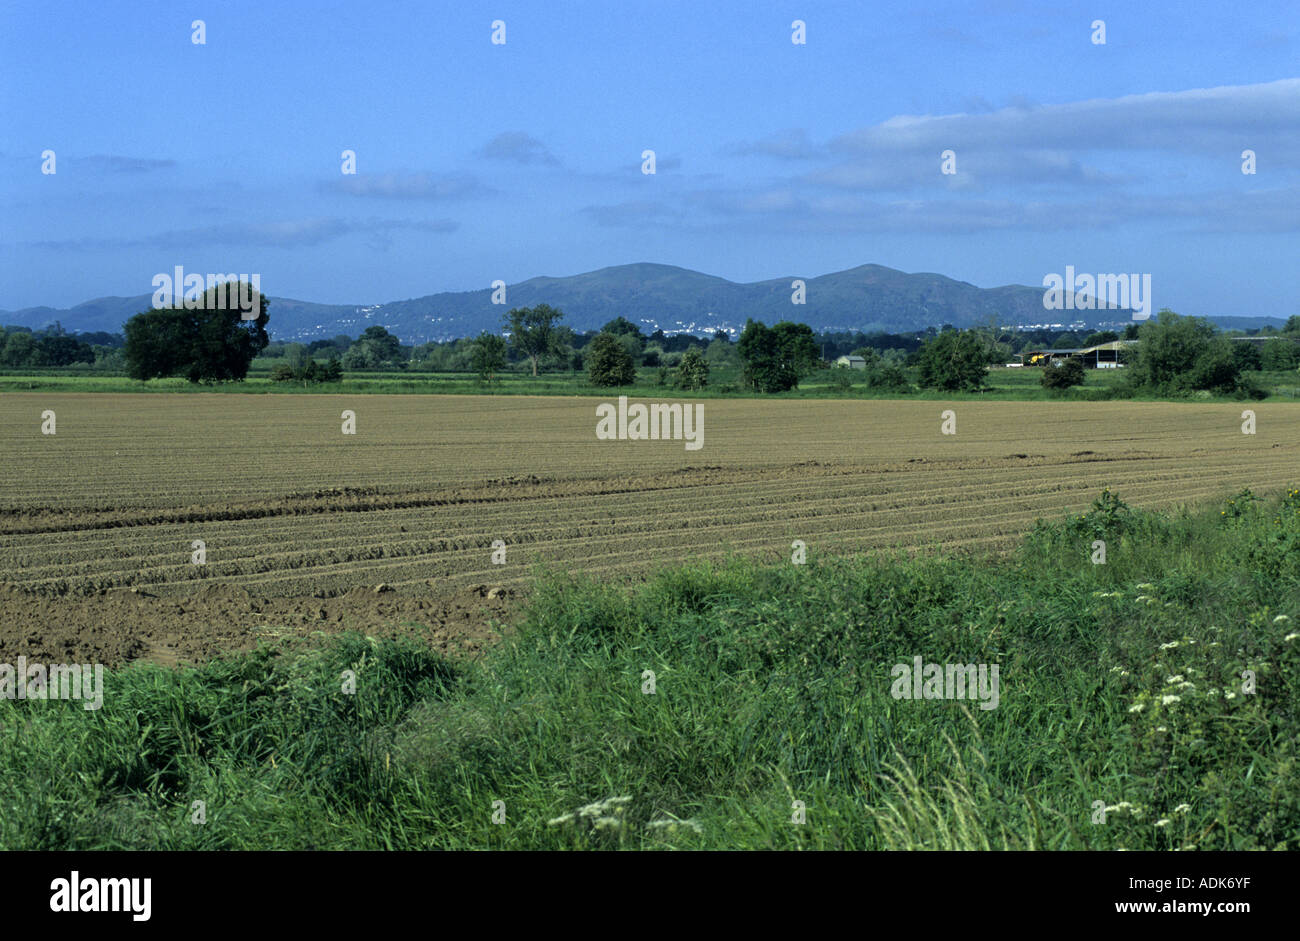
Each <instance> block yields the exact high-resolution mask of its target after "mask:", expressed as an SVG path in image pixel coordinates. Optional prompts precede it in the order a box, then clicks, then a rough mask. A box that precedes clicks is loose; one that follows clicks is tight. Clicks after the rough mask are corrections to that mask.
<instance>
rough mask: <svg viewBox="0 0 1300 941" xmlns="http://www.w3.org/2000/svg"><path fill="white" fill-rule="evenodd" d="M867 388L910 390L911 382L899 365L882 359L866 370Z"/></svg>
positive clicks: (880, 390)
mask: <svg viewBox="0 0 1300 941" xmlns="http://www.w3.org/2000/svg"><path fill="white" fill-rule="evenodd" d="M867 388H868V389H872V390H875V391H878V392H910V391H911V389H912V384H911V383H910V382H908V381H907V373H906V372H904V371H903V368H902V367H901V366H897V365H895V364H893V363H890V362H887V361H883V360H882V361H881V362H879V363H876V364H875V365H873V366H872V367H871V368H870V369H868V370H867Z"/></svg>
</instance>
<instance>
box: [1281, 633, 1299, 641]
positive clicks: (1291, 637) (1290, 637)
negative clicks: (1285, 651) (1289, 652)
mask: <svg viewBox="0 0 1300 941" xmlns="http://www.w3.org/2000/svg"><path fill="white" fill-rule="evenodd" d="M1297 637H1300V633H1296V632H1295V631H1292V632H1291V633H1290V634H1287V635H1286V636H1285V637H1283V638H1282V641H1283V642H1284V643H1288V644H1289V643H1291V641H1293V640H1295V639H1296V638H1297Z"/></svg>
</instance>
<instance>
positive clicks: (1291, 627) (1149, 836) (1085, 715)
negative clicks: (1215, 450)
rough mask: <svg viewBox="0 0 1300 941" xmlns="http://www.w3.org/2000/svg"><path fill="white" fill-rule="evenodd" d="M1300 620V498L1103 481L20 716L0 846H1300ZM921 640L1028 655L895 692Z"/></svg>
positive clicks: (141, 677) (136, 674) (192, 673)
mask: <svg viewBox="0 0 1300 941" xmlns="http://www.w3.org/2000/svg"><path fill="white" fill-rule="evenodd" d="M1094 539H1103V540H1105V541H1106V543H1107V558H1106V562H1105V564H1102V565H1094V564H1091V562H1090V561H1089V556H1090V555H1091V553H1092V551H1093V550H1092V541H1093V540H1094ZM1298 622H1300V492H1297V491H1290V492H1288V493H1287V494H1286V495H1285V496H1284V497H1283V498H1282V499H1281V500H1275V501H1272V502H1269V503H1265V502H1263V501H1259V500H1256V499H1255V498H1254V497H1253V496H1251V495H1250V494H1249V493H1244V494H1241V495H1238V496H1237V497H1235V498H1233V499H1232V500H1231V501H1228V502H1226V503H1225V504H1223V505H1222V506H1221V507H1217V508H1215V509H1214V510H1213V511H1207V512H1205V513H1198V514H1187V513H1183V514H1181V515H1176V516H1166V515H1151V514H1146V513H1141V512H1138V511H1133V510H1130V509H1129V508H1127V507H1126V506H1124V504H1123V503H1122V502H1120V501H1119V500H1118V499H1117V498H1115V497H1114V496H1113V495H1110V494H1104V495H1103V496H1102V498H1101V499H1099V500H1098V501H1097V503H1096V504H1095V506H1094V508H1093V509H1092V511H1090V512H1089V513H1086V514H1084V515H1083V516H1080V517H1074V518H1071V519H1069V520H1068V521H1065V522H1063V523H1053V524H1040V525H1039V526H1038V527H1037V528H1036V529H1035V531H1034V532H1033V533H1031V534H1030V535H1029V536H1028V537H1027V539H1026V541H1025V544H1024V546H1023V548H1022V551H1021V552H1020V553H1019V555H1018V556H1017V557H1015V558H1012V559H1004V560H990V561H979V560H970V559H951V558H941V557H929V558H918V559H910V560H909V559H906V558H902V557H868V558H856V559H826V560H819V559H817V558H815V557H814V558H812V559H810V562H809V564H808V565H806V566H795V565H784V566H781V565H763V564H758V563H754V562H745V561H735V562H731V563H729V564H726V565H722V566H709V565H686V566H682V567H679V568H675V569H672V570H669V571H664V572H662V573H660V574H659V575H658V576H657V577H656V578H654V579H652V580H651V581H649V582H648V583H646V584H644V585H639V586H637V587H635V588H624V587H620V586H616V585H612V584H601V583H597V582H592V581H589V580H586V579H580V578H572V577H566V576H562V575H551V576H547V577H545V578H543V579H541V580H540V581H539V583H538V585H537V587H536V589H535V591H534V594H533V596H532V598H531V600H530V602H529V606H528V608H527V611H526V613H525V616H524V619H523V621H522V623H521V624H520V625H519V627H518V631H517V633H515V634H514V635H512V636H511V637H510V638H509V639H508V640H507V641H505V642H504V643H503V644H502V645H501V646H500V647H499V648H497V649H495V650H493V651H491V652H490V653H489V654H488V655H487V656H486V657H485V658H484V659H482V660H481V661H475V662H466V663H450V662H447V661H444V660H441V659H439V658H438V657H437V656H435V655H434V654H432V653H430V652H428V651H427V650H424V649H421V648H419V647H418V646H417V645H415V644H414V643H413V642H408V643H393V642H379V641H376V640H372V639H368V638H364V637H360V636H356V635H347V636H343V637H341V638H336V639H334V640H332V641H329V642H327V643H325V644H324V645H323V646H321V647H320V648H318V649H312V650H306V651H302V650H299V651H297V652H293V651H291V650H289V649H287V648H264V649H262V650H260V651H259V652H257V653H253V654H249V655H244V656H240V657H237V658H233V659H228V660H223V661H218V662H213V663H211V664H208V665H206V666H204V667H202V668H199V669H188V670H181V671H168V670H164V669H161V668H156V667H152V666H134V667H131V668H128V669H124V670H119V671H114V672H112V673H111V674H109V676H108V680H107V686H108V689H107V693H106V696H105V702H104V706H103V708H102V709H101V710H100V711H98V712H88V711H85V710H84V709H83V708H82V707H81V704H80V703H76V702H13V701H6V700H0V846H3V847H4V848H9V849H13V848H78V849H89V848H103V849H108V848H180V849H212V848H227V849H256V848H307V849H326V848H329V849H340V848H395V849H420V848H448V849H460V848H497V847H500V848H547V849H554V848H588V847H592V848H605V847H609V848H629V849H637V848H641V849H646V848H670V847H677V848H741V849H758V848H777V849H793V848H827V849H986V848H987V849H1002V848H1010V849H1031V848H1032V849H1118V848H1126V849H1133V850H1137V849H1176V848H1181V849H1194V848H1199V849H1238V848H1260V849H1273V848H1281V847H1288V848H1294V847H1295V846H1296V844H1297V840H1300V788H1297V787H1296V781H1297V779H1298V777H1300V775H1297V767H1296V764H1297V761H1296V752H1297V734H1298V733H1300V635H1298V633H1297V632H1300V623H1298ZM916 655H920V656H922V657H923V658H924V659H925V661H926V662H930V663H941V664H942V663H949V662H952V663H989V664H992V663H997V664H1000V668H1001V672H1000V678H1001V689H1000V702H999V705H998V708H996V709H993V710H987V711H986V710H981V709H979V708H978V705H979V704H978V702H959V701H949V700H920V701H913V700H910V699H894V698H892V697H891V696H890V686H891V677H890V668H891V666H893V665H894V664H896V663H910V662H911V659H912V657H913V656H916ZM345 670H354V671H355V672H356V674H357V685H356V692H355V694H354V695H347V694H345V693H343V692H342V685H343V679H342V676H343V671H345ZM647 670H650V671H653V672H654V674H655V676H654V686H655V692H654V693H653V694H648V693H646V692H643V689H647V688H648V686H647V685H646V684H647V683H648V681H649V678H648V676H645V675H644V671H647ZM1243 671H1253V673H1254V675H1255V683H1256V692H1254V693H1253V694H1252V693H1248V692H1245V691H1243V683H1245V682H1246V681H1244V680H1243V677H1242V674H1243ZM1246 685H1249V684H1246ZM195 801H203V802H204V803H205V806H206V822H205V823H202V824H196V823H194V822H192V819H193V815H194V813H195V811H194V810H193V802H195ZM496 801H501V802H503V804H495V805H494V802H496ZM795 801H802V802H803V804H804V805H805V806H806V822H805V823H802V824H796V823H792V816H793V814H794V812H795V811H794V806H795V805H794V802H795ZM1098 801H1100V802H1101V804H1100V805H1097V804H1095V803H1094V802H1098ZM1099 807H1101V808H1108V809H1107V810H1106V813H1105V822H1104V823H1095V822H1094V820H1098V819H1099V817H1100V815H1099V814H1098V812H1097V809H1098V808H1099ZM494 810H495V812H496V815H497V816H498V818H499V817H500V814H501V813H502V812H504V823H494V822H493V817H494Z"/></svg>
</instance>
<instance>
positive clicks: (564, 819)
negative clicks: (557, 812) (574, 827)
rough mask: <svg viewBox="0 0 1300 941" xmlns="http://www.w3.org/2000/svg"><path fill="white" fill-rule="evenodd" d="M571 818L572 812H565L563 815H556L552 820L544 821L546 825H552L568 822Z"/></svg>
mask: <svg viewBox="0 0 1300 941" xmlns="http://www.w3.org/2000/svg"><path fill="white" fill-rule="evenodd" d="M572 820H573V814H565V815H564V816H563V817H556V818H555V819H554V820H548V821H546V825H547V826H548V827H553V826H555V825H557V824H561V823H569V822H571V821H572Z"/></svg>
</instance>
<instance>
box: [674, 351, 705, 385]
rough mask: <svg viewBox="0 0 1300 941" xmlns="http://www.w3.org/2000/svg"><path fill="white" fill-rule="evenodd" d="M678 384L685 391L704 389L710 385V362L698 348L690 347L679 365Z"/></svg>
mask: <svg viewBox="0 0 1300 941" xmlns="http://www.w3.org/2000/svg"><path fill="white" fill-rule="evenodd" d="M677 384H678V385H679V386H680V387H681V388H683V389H691V390H695V389H703V388H704V387H705V386H707V385H708V384H709V361H708V360H707V359H705V358H704V354H703V353H701V352H700V348H699V347H698V346H692V347H689V348H688V349H687V350H686V352H685V353H683V354H682V361H681V362H680V363H678V364H677Z"/></svg>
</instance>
